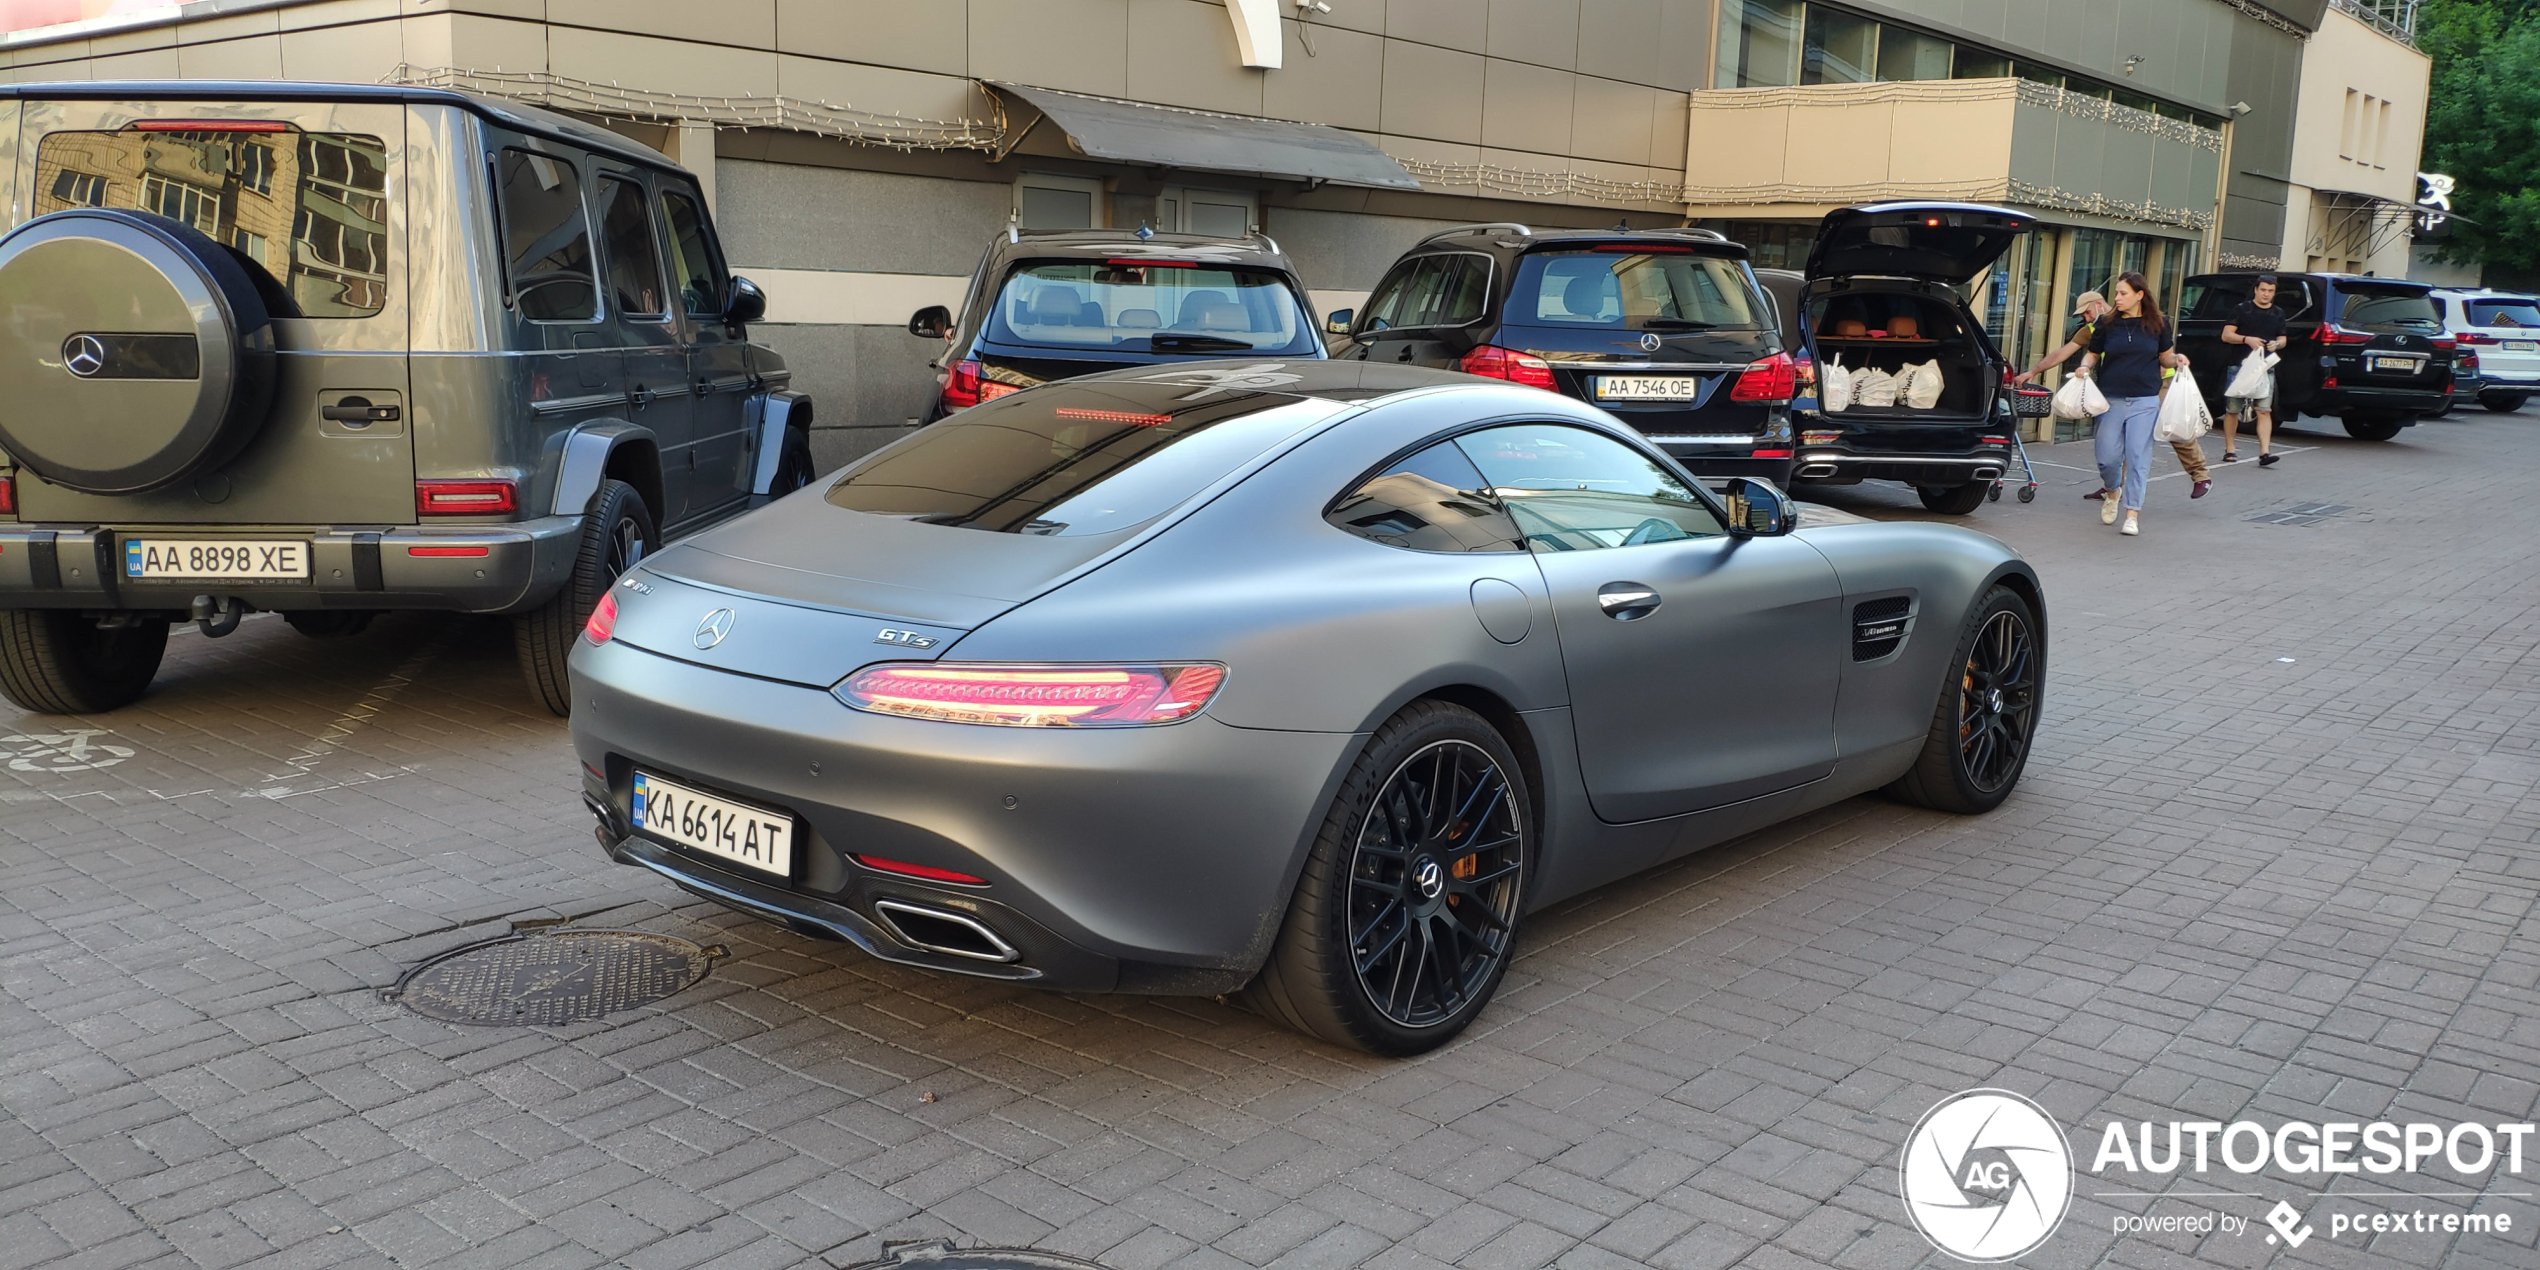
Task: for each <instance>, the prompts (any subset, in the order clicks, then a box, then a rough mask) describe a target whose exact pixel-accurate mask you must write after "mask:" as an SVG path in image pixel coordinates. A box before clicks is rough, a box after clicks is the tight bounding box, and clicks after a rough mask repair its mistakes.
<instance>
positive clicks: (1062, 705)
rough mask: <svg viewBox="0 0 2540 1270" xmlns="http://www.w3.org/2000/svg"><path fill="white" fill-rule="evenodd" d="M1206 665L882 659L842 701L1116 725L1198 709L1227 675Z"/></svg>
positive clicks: (882, 708)
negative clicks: (1036, 663) (1071, 664)
mask: <svg viewBox="0 0 2540 1270" xmlns="http://www.w3.org/2000/svg"><path fill="white" fill-rule="evenodd" d="M1225 677H1226V671H1225V668H1224V667H1222V666H1217V665H1212V664H1209V663H1205V662H1203V663H1175V664H1128V665H1094V666H1068V665H1016V664H1007V663H997V662H885V663H883V664H881V665H878V666H868V667H866V668H864V669H863V670H859V671H857V672H856V673H855V674H854V675H851V676H849V677H848V679H847V681H846V682H845V683H843V684H840V685H839V686H838V689H837V695H838V699H839V700H841V701H844V702H845V703H847V704H848V705H850V706H853V707H855V708H856V709H858V710H864V711H868V712H870V713H873V714H895V715H899V716H902V717H904V718H911V719H931V720H934V721H936V722H941V723H975V724H985V725H988V726H992V727H1021V728H1034V727H1040V728H1048V727H1073V728H1106V727H1111V728H1116V727H1139V726H1144V725H1149V724H1157V723H1172V722H1176V721H1178V720H1181V719H1187V718H1189V717H1190V716H1192V715H1194V714H1197V713H1199V712H1200V711H1201V710H1202V709H1204V708H1206V706H1207V705H1208V701H1209V698H1211V697H1213V696H1215V695H1216V693H1217V689H1218V687H1219V685H1220V684H1222V683H1223V682H1224V681H1225Z"/></svg>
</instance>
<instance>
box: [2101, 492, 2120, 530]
mask: <svg viewBox="0 0 2540 1270" xmlns="http://www.w3.org/2000/svg"><path fill="white" fill-rule="evenodd" d="M2120 501H2122V500H2120V499H2119V498H2118V497H2117V492H2116V491H2115V490H2109V491H2108V496H2107V497H2106V498H2103V499H2100V500H2099V523H2100V524H2103V525H2113V524H2115V523H2117V504H2118V502H2120Z"/></svg>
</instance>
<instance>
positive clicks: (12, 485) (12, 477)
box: [0, 472, 18, 516]
mask: <svg viewBox="0 0 2540 1270" xmlns="http://www.w3.org/2000/svg"><path fill="white" fill-rule="evenodd" d="M17 514H18V477H17V474H16V473H14V472H7V473H0V516H15V515H17Z"/></svg>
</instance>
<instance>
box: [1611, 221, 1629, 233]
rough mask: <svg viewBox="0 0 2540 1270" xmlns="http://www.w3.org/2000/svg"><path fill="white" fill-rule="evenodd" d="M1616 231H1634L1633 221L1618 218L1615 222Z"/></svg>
mask: <svg viewBox="0 0 2540 1270" xmlns="http://www.w3.org/2000/svg"><path fill="white" fill-rule="evenodd" d="M1614 232H1615V233H1618V234H1628V233H1630V232H1632V223H1631V222H1630V221H1627V220H1618V221H1616V222H1614Z"/></svg>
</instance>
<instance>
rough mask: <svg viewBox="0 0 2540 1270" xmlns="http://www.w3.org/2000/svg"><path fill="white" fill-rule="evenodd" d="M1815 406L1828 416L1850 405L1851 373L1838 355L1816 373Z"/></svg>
mask: <svg viewBox="0 0 2540 1270" xmlns="http://www.w3.org/2000/svg"><path fill="white" fill-rule="evenodd" d="M1817 405H1818V407H1819V408H1820V409H1822V410H1824V411H1825V412H1826V413H1828V414H1833V413H1835V412H1836V411H1839V410H1846V409H1849V408H1850V407H1851V405H1852V372H1851V371H1848V370H1845V369H1844V368H1843V358H1842V357H1841V356H1840V355H1838V356H1836V357H1835V358H1834V359H1832V360H1830V361H1828V362H1827V363H1826V364H1825V365H1824V366H1823V367H1822V368H1820V369H1819V370H1818V371H1817Z"/></svg>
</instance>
